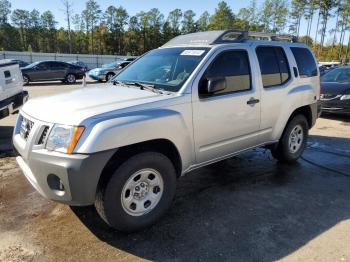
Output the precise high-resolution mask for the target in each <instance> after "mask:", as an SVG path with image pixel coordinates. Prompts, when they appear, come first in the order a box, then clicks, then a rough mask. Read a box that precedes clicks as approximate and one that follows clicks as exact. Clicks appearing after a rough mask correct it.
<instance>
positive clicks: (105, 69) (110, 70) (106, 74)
mask: <svg viewBox="0 0 350 262" xmlns="http://www.w3.org/2000/svg"><path fill="white" fill-rule="evenodd" d="M133 60H135V58H127V60H122V61H116V62H113V63H109V64H105V65H103V66H102V68H95V69H92V70H90V71H89V73H88V76H89V77H91V78H92V79H95V80H98V81H107V82H108V81H109V80H110V79H112V77H113V76H115V75H116V74H117V73H118V72H119V71H120V70H122V69H123V68H124V67H126V66H127V65H128V64H130V63H131V62H132V61H133Z"/></svg>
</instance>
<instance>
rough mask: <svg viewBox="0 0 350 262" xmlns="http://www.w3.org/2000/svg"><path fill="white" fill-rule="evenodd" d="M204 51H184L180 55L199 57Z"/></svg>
mask: <svg viewBox="0 0 350 262" xmlns="http://www.w3.org/2000/svg"><path fill="white" fill-rule="evenodd" d="M204 52H205V50H184V51H183V52H182V53H181V54H180V55H190V56H201V55H203V53H204Z"/></svg>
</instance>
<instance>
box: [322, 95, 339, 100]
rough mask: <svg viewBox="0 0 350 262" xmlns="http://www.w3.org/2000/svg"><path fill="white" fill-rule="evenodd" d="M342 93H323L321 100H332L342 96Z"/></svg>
mask: <svg viewBox="0 0 350 262" xmlns="http://www.w3.org/2000/svg"><path fill="white" fill-rule="evenodd" d="M340 96H341V95H334V94H321V97H320V99H321V100H332V99H336V98H338V97H340Z"/></svg>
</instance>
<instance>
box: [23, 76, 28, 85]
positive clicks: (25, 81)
mask: <svg viewBox="0 0 350 262" xmlns="http://www.w3.org/2000/svg"><path fill="white" fill-rule="evenodd" d="M28 84H29V77H28V76H27V75H23V85H28Z"/></svg>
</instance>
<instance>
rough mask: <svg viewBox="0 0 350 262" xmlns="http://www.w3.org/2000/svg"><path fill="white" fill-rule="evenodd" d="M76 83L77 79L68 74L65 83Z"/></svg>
mask: <svg viewBox="0 0 350 262" xmlns="http://www.w3.org/2000/svg"><path fill="white" fill-rule="evenodd" d="M76 81H77V78H76V76H75V75H74V74H68V75H67V76H66V79H65V82H66V83H68V84H75V82H76Z"/></svg>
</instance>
